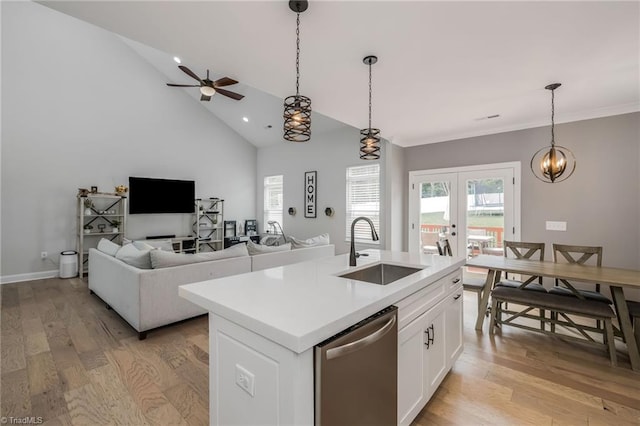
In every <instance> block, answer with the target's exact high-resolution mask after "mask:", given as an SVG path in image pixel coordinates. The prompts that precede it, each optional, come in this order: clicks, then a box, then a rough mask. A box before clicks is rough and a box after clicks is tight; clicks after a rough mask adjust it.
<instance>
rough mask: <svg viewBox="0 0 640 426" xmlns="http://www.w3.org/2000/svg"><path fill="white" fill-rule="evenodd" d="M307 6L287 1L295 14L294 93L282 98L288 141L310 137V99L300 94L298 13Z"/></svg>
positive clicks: (285, 131)
mask: <svg viewBox="0 0 640 426" xmlns="http://www.w3.org/2000/svg"><path fill="white" fill-rule="evenodd" d="M308 7H309V2H307V1H290V2H289V9H291V10H293V11H294V12H296V14H297V18H296V94H295V96H289V97H287V98H285V100H284V139H285V140H287V141H290V142H307V141H308V140H309V139H311V99H309V98H307V97H306V96H302V95H301V94H300V13H301V12H304V11H305V10H307V8H308Z"/></svg>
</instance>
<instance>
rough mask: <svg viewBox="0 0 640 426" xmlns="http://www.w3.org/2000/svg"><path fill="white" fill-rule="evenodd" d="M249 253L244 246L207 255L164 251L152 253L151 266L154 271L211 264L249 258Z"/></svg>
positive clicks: (236, 246)
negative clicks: (202, 263) (221, 260)
mask: <svg viewBox="0 0 640 426" xmlns="http://www.w3.org/2000/svg"><path fill="white" fill-rule="evenodd" d="M248 255H249V252H248V251H247V247H246V246H245V245H244V244H237V245H235V246H232V247H229V248H227V249H224V250H218V251H212V252H205V253H194V254H187V253H172V252H166V251H162V250H152V251H151V252H150V258H151V266H152V267H153V268H154V269H159V268H169V267H172V266H180V265H189V264H191V263H200V262H210V261H212V260H220V259H228V258H231V257H242V256H248Z"/></svg>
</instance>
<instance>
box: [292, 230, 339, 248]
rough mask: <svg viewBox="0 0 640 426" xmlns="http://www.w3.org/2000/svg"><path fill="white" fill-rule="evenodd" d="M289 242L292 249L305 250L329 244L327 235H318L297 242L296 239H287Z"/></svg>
mask: <svg viewBox="0 0 640 426" xmlns="http://www.w3.org/2000/svg"><path fill="white" fill-rule="evenodd" d="M287 238H289V239H290V240H291V246H292V247H293V248H294V249H297V248H307V247H315V246H326V245H328V244H329V234H327V233H325V234H320V235H318V236H316V237H313V238H308V239H306V240H299V239H297V238H296V237H287Z"/></svg>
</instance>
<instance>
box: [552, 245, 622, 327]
mask: <svg viewBox="0 0 640 426" xmlns="http://www.w3.org/2000/svg"><path fill="white" fill-rule="evenodd" d="M553 261H554V262H556V263H559V262H563V261H564V262H567V263H577V264H578V265H587V264H592V265H594V266H602V247H601V246H573V245H567V244H555V243H554V244H553ZM554 281H555V285H554V286H553V287H552V288H551V289H550V290H549V293H551V294H559V295H561V296H569V297H578V298H580V299H586V300H595V301H596V302H602V303H606V304H607V305H611V304H612V303H613V302H612V301H611V299H609V298H608V297H606V296H604V295H602V294H601V293H600V284H596V285H595V291H593V290H583V289H578V288H576V287H575V285H574V284H575V283H570V282H569V281H568V280H565V279H561V278H556V279H555V280H554ZM551 315H552V316H555V315H554V313H553V312H552V313H551ZM596 328H597V329H598V330H602V324H601V323H600V321H596ZM551 331H554V326H553V324H552V325H551Z"/></svg>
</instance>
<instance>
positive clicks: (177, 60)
mask: <svg viewBox="0 0 640 426" xmlns="http://www.w3.org/2000/svg"><path fill="white" fill-rule="evenodd" d="M173 60H174V61H175V62H176V64H180V63H182V61H181V60H180V58H178V57H177V56H174V57H173Z"/></svg>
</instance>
